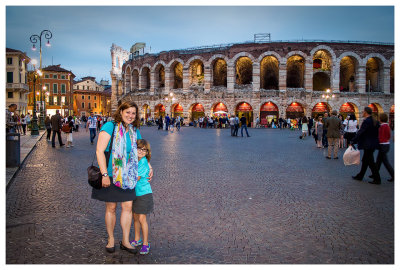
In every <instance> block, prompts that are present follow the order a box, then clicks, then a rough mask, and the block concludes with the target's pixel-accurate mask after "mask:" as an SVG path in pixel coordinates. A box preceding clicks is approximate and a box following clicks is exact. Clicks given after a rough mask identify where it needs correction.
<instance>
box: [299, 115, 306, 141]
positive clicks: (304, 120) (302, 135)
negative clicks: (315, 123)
mask: <svg viewBox="0 0 400 270" xmlns="http://www.w3.org/2000/svg"><path fill="white" fill-rule="evenodd" d="M301 123H302V124H301V136H300V139H304V138H305V137H306V136H307V132H308V120H307V117H305V116H303V119H302V121H301Z"/></svg>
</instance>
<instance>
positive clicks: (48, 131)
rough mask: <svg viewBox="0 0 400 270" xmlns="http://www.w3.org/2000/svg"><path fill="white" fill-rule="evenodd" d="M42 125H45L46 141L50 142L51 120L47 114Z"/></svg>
mask: <svg viewBox="0 0 400 270" xmlns="http://www.w3.org/2000/svg"><path fill="white" fill-rule="evenodd" d="M44 126H45V127H46V130H47V141H48V142H50V141H51V140H50V134H51V120H50V117H49V116H46V119H45V120H44Z"/></svg>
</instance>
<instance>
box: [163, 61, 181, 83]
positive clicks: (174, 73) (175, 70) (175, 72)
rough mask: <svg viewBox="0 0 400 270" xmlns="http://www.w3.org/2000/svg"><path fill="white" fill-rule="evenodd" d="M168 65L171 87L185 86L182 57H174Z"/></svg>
mask: <svg viewBox="0 0 400 270" xmlns="http://www.w3.org/2000/svg"><path fill="white" fill-rule="evenodd" d="M168 67H169V70H170V72H169V74H170V80H169V81H170V83H171V85H170V88H172V89H179V88H183V61H182V60H180V59H174V60H172V61H171V62H170V63H169V64H168ZM167 76H168V75H167Z"/></svg>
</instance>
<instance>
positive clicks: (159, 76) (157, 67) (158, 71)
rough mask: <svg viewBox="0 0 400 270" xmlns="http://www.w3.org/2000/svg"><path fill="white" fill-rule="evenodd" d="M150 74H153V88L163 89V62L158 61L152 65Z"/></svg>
mask: <svg viewBox="0 0 400 270" xmlns="http://www.w3.org/2000/svg"><path fill="white" fill-rule="evenodd" d="M152 72H154V73H155V76H154V80H155V81H154V87H155V88H162V87H165V63H164V61H158V62H157V63H156V64H154V66H153V69H152Z"/></svg>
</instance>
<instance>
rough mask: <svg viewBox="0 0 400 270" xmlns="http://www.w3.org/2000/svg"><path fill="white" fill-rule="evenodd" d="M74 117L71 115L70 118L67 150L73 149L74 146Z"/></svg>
mask: <svg viewBox="0 0 400 270" xmlns="http://www.w3.org/2000/svg"><path fill="white" fill-rule="evenodd" d="M72 119H73V117H72V116H71V115H70V116H68V122H67V124H68V126H69V132H67V148H70V147H73V146H74V145H73V144H72V130H73V129H74V121H72Z"/></svg>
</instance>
